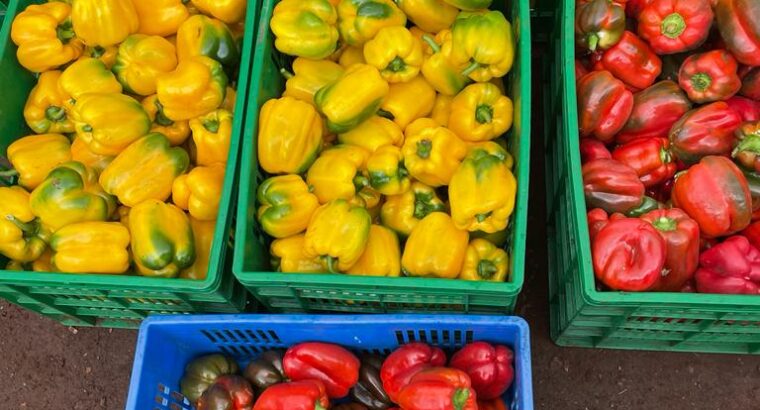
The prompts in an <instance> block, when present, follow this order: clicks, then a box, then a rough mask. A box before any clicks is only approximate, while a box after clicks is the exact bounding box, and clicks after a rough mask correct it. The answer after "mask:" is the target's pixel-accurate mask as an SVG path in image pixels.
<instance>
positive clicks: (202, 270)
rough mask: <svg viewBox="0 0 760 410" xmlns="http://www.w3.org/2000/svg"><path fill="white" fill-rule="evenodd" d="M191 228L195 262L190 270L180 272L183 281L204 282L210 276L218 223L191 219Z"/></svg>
mask: <svg viewBox="0 0 760 410" xmlns="http://www.w3.org/2000/svg"><path fill="white" fill-rule="evenodd" d="M190 227H191V228H192V229H193V239H194V242H195V262H193V264H192V265H190V267H189V268H187V269H184V270H183V271H182V272H180V274H179V277H180V278H183V279H193V280H204V279H206V276H207V275H208V268H209V266H208V264H209V261H210V260H211V246H212V245H213V243H214V230H215V229H216V221H201V220H198V219H195V218H193V217H190Z"/></svg>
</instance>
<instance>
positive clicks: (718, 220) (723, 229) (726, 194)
mask: <svg viewBox="0 0 760 410" xmlns="http://www.w3.org/2000/svg"><path fill="white" fill-rule="evenodd" d="M671 200H672V201H673V205H674V206H675V207H677V208H681V209H683V210H684V212H686V213H687V214H688V215H689V216H690V217H691V218H692V219H694V220H695V221H697V223H698V224H699V229H700V231H701V232H702V235H703V236H704V237H705V238H716V237H720V236H726V235H731V234H733V233H736V232H739V231H741V230H742V229H744V228H746V227H747V225H749V222H750V219H751V217H752V197H751V196H750V192H749V186H748V185H747V179H746V178H745V177H744V174H742V172H741V170H739V168H738V167H737V166H736V165H734V163H733V162H731V160H729V159H728V158H725V157H719V156H707V157H704V158H702V160H701V161H699V163H698V164H696V165H694V166H692V167H691V168H689V169H688V170H686V171H685V172H683V173H682V174H680V175H679V176H678V177H677V178H676V183H675V185H674V186H673V193H672V196H671Z"/></svg>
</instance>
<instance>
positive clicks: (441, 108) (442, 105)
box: [430, 94, 454, 127]
mask: <svg viewBox="0 0 760 410" xmlns="http://www.w3.org/2000/svg"><path fill="white" fill-rule="evenodd" d="M453 100H454V97H452V96H450V95H446V94H438V95H437V96H436V97H435V103H434V104H433V112H431V113H430V118H432V119H434V120H435V122H437V123H438V124H439V125H442V126H444V127H447V126H448V125H449V117H451V102H452V101H453Z"/></svg>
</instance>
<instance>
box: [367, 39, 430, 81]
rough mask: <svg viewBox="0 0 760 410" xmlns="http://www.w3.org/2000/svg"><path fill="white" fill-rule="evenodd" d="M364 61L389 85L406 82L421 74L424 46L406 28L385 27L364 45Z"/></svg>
mask: <svg viewBox="0 0 760 410" xmlns="http://www.w3.org/2000/svg"><path fill="white" fill-rule="evenodd" d="M364 59H365V60H366V61H367V64H369V65H371V66H374V67H375V68H377V69H378V70H380V75H382V76H383V78H385V79H386V80H387V81H388V82H389V83H400V82H406V81H409V80H411V79H412V78H414V77H415V76H417V74H419V73H420V67H422V62H423V57H422V44H420V42H419V41H417V39H415V38H414V36H413V35H412V33H411V32H410V31H409V30H407V29H406V27H402V26H391V27H383V28H382V29H380V31H378V32H377V35H376V36H375V37H374V38H373V39H371V40H369V41H367V42H366V43H365V44H364Z"/></svg>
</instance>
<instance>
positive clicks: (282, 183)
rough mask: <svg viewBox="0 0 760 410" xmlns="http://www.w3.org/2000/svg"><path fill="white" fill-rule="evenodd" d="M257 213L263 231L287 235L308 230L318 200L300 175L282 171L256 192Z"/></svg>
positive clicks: (277, 236)
mask: <svg viewBox="0 0 760 410" xmlns="http://www.w3.org/2000/svg"><path fill="white" fill-rule="evenodd" d="M256 200H257V201H258V203H259V209H258V211H257V212H256V217H257V219H258V221H259V223H260V224H261V227H262V229H263V230H264V232H266V233H268V234H269V235H271V236H273V237H275V238H286V237H288V236H292V235H295V234H298V233H301V232H303V231H304V230H306V227H307V226H308V225H309V220H310V219H311V216H312V215H313V214H314V211H316V209H317V208H318V207H319V200H318V199H317V197H316V195H314V194H313V193H311V191H310V190H309V187H308V185H306V183H305V182H304V180H303V179H302V178H301V177H300V176H299V175H294V174H288V175H279V176H274V177H271V178H268V179H266V180H265V181H264V182H262V183H261V185H259V188H258V191H257V193H256Z"/></svg>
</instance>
